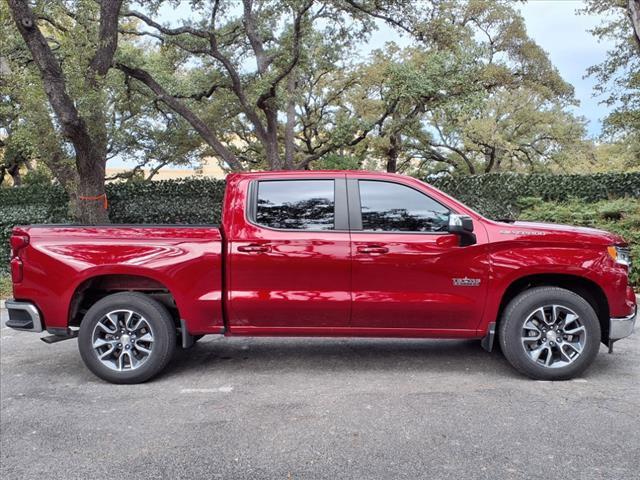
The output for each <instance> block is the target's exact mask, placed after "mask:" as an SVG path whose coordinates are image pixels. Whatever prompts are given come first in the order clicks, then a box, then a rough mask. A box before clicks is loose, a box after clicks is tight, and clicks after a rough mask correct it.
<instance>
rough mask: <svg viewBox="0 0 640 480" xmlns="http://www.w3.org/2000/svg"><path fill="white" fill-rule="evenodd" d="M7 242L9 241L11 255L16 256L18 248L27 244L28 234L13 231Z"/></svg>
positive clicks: (20, 248)
mask: <svg viewBox="0 0 640 480" xmlns="http://www.w3.org/2000/svg"><path fill="white" fill-rule="evenodd" d="M9 243H11V256H12V257H17V256H18V254H19V253H20V250H22V249H23V248H24V247H26V246H27V245H29V235H27V234H26V233H14V234H13V235H11V240H9Z"/></svg>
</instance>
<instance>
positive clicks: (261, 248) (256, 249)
mask: <svg viewBox="0 0 640 480" xmlns="http://www.w3.org/2000/svg"><path fill="white" fill-rule="evenodd" d="M269 250H271V247H270V246H269V245H260V244H258V243H252V244H250V245H240V246H239V247H238V251H239V252H246V253H260V252H268V251H269Z"/></svg>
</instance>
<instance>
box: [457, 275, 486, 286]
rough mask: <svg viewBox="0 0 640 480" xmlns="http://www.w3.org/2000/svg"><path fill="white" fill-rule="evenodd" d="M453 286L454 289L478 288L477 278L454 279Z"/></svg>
mask: <svg viewBox="0 0 640 480" xmlns="http://www.w3.org/2000/svg"><path fill="white" fill-rule="evenodd" d="M453 285H454V286H456V287H478V286H480V279H479V278H469V277H464V278H454V279H453Z"/></svg>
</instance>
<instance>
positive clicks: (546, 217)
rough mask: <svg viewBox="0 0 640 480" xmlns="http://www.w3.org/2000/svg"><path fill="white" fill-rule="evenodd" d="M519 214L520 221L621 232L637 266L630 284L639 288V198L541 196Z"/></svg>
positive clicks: (632, 271)
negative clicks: (590, 200)
mask: <svg viewBox="0 0 640 480" xmlns="http://www.w3.org/2000/svg"><path fill="white" fill-rule="evenodd" d="M537 200H538V201H537V202H535V203H529V204H528V206H527V208H525V209H523V210H522V212H521V214H520V219H521V220H536V221H542V222H553V223H565V224H570V225H580V226H585V227H593V228H599V229H602V230H607V231H609V232H612V233H617V234H619V235H622V236H623V237H624V238H625V240H627V241H628V242H629V243H630V245H631V257H632V258H633V259H634V260H635V262H636V267H635V268H633V269H632V270H631V275H630V280H631V284H632V285H634V286H635V287H636V288H640V269H638V266H637V262H638V260H640V199H638V198H634V199H631V198H625V199H616V200H602V201H599V202H595V203H585V202H583V201H582V200H577V199H570V200H567V201H563V202H544V201H543V200H542V199H540V198H538V199H537Z"/></svg>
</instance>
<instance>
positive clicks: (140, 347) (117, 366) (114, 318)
mask: <svg viewBox="0 0 640 480" xmlns="http://www.w3.org/2000/svg"><path fill="white" fill-rule="evenodd" d="M175 347H176V329H175V326H174V323H173V319H172V318H171V315H170V314H169V312H168V311H167V309H166V308H165V307H164V306H163V305H162V304H161V303H159V302H157V301H155V300H154V299H152V298H150V297H148V296H146V295H144V294H142V293H137V292H125V293H116V294H113V295H109V296H107V297H104V298H102V299H100V300H99V301H97V302H96V303H95V304H94V305H93V306H92V307H91V308H90V309H89V311H88V312H87V314H86V315H85V317H84V319H83V320H82V323H81V324H80V332H79V334H78V348H79V349H80V355H81V356H82V359H83V361H84V363H85V365H86V366H87V368H89V370H91V371H92V372H93V373H94V374H95V375H97V376H98V377H100V378H102V379H104V380H107V381H109V382H112V383H140V382H144V381H146V380H148V379H150V378H151V377H153V376H154V375H156V374H158V373H159V372H160V371H161V370H163V369H164V367H165V366H166V365H167V363H168V362H169V360H170V359H171V357H172V356H173V353H174V351H175Z"/></svg>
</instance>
